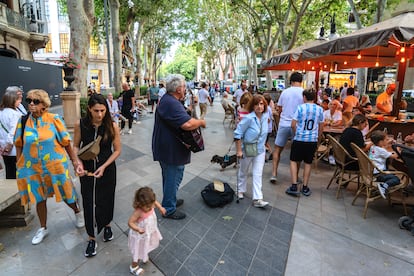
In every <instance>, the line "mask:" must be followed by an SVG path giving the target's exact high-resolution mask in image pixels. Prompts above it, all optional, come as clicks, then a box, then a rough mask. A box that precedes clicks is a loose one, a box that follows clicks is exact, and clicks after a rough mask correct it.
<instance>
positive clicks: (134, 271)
mask: <svg viewBox="0 0 414 276" xmlns="http://www.w3.org/2000/svg"><path fill="white" fill-rule="evenodd" d="M129 272H131V274H133V275H141V273H143V272H144V269H142V268H140V267H139V266H138V265H137V266H136V267H132V266H129Z"/></svg>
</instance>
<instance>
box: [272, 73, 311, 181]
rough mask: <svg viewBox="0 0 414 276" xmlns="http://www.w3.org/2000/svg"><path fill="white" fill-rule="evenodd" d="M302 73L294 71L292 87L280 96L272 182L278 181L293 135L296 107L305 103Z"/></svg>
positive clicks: (291, 80) (291, 77)
mask: <svg viewBox="0 0 414 276" xmlns="http://www.w3.org/2000/svg"><path fill="white" fill-rule="evenodd" d="M301 84H302V74H301V73H299V72H294V73H292V75H291V76H290V85H291V86H290V87H289V88H287V89H285V90H284V91H283V92H282V94H281V95H280V97H279V101H278V102H277V107H278V110H279V113H280V121H279V127H278V130H277V134H276V139H275V148H274V150H273V166H272V176H271V178H270V182H271V183H273V184H275V183H276V182H277V169H278V167H279V161H280V155H281V153H282V151H283V149H284V147H285V146H286V143H287V141H288V139H289V138H291V137H293V131H292V118H293V114H294V113H295V111H296V108H297V107H298V106H299V105H300V104H302V103H303V95H302V92H303V88H302V87H301Z"/></svg>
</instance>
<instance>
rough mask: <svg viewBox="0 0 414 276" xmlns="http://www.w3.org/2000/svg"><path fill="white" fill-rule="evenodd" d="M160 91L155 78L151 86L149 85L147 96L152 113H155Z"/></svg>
mask: <svg viewBox="0 0 414 276" xmlns="http://www.w3.org/2000/svg"><path fill="white" fill-rule="evenodd" d="M159 92H160V89H159V88H158V87H157V86H156V84H155V80H152V81H151V86H150V87H148V92H147V97H148V103H149V104H150V105H151V111H150V113H154V108H155V106H156V105H157V103H158V100H159V99H158V93H159Z"/></svg>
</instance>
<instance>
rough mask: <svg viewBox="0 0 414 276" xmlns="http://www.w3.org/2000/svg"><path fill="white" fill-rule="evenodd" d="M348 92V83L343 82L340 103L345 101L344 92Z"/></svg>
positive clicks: (345, 95)
mask: <svg viewBox="0 0 414 276" xmlns="http://www.w3.org/2000/svg"><path fill="white" fill-rule="evenodd" d="M347 90H348V83H347V82H344V86H343V87H342V88H341V90H340V91H341V94H340V97H341V103H342V102H343V101H344V100H345V98H346V97H347V94H346V91H347Z"/></svg>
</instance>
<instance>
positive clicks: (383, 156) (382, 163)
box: [369, 145, 392, 173]
mask: <svg viewBox="0 0 414 276" xmlns="http://www.w3.org/2000/svg"><path fill="white" fill-rule="evenodd" d="M391 155H392V153H391V152H389V151H387V150H386V149H384V148H381V147H378V146H376V145H372V146H371V148H370V149H369V159H371V160H372V162H373V163H374V164H375V166H377V167H378V168H379V169H381V170H383V171H385V170H386V169H387V158H388V157H390V156H391ZM374 173H379V171H378V170H377V169H374Z"/></svg>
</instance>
